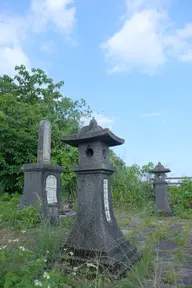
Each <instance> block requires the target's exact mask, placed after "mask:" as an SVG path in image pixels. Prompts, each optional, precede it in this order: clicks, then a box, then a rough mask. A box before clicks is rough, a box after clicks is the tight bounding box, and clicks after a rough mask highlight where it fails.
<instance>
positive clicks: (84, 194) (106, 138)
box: [62, 118, 140, 277]
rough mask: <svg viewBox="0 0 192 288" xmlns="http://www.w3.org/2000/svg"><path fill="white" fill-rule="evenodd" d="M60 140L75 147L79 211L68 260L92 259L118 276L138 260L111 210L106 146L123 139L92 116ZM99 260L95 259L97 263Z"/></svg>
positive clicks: (69, 243)
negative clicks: (76, 152)
mask: <svg viewBox="0 0 192 288" xmlns="http://www.w3.org/2000/svg"><path fill="white" fill-rule="evenodd" d="M62 141H63V142H64V143H67V144H69V145H71V146H73V147H78V151H79V157H78V159H79V160H78V161H79V162H78V166H77V167H75V168H73V171H75V172H76V174H77V204H78V211H77V214H76V220H75V223H74V227H73V229H72V231H71V234H70V235H69V238H68V240H67V242H66V244H65V246H64V247H65V248H68V249H69V250H70V251H72V252H73V257H72V258H71V263H73V264H74V265H76V264H75V263H77V262H80V263H81V262H86V261H88V260H90V259H91V261H92V262H94V260H96V261H98V260H99V263H100V264H101V265H104V266H107V267H108V269H109V271H113V272H112V273H113V275H116V276H117V277H118V276H120V275H121V274H122V273H124V272H125V271H126V270H127V269H130V267H131V266H132V265H133V264H134V263H135V262H136V261H137V260H138V259H140V255H139V253H138V252H137V249H136V247H132V246H131V245H130V243H129V241H128V240H126V239H125V237H124V235H123V233H122V232H121V230H120V228H119V226H118V224H117V222H116V220H115V217H114V213H113V208H112V198H111V190H110V176H111V174H113V173H114V172H115V169H113V168H112V167H111V165H110V163H109V147H111V146H116V145H121V144H123V143H124V140H123V139H120V138H118V137H117V136H115V135H114V134H113V133H112V132H111V131H110V130H109V129H103V128H101V127H100V126H99V125H98V124H97V122H96V120H95V119H94V118H93V119H92V120H91V122H90V124H89V125H88V126H85V127H83V128H82V129H81V130H80V132H79V133H77V134H74V135H71V136H67V137H63V138H62ZM97 263H98V262H97Z"/></svg>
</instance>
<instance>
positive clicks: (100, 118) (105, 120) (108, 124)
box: [80, 113, 115, 130]
mask: <svg viewBox="0 0 192 288" xmlns="http://www.w3.org/2000/svg"><path fill="white" fill-rule="evenodd" d="M93 117H95V119H96V121H97V123H98V125H100V126H101V127H102V128H109V129H110V130H112V124H113V123H114V121H115V119H114V118H110V117H107V116H105V115H103V114H97V113H93V114H92V116H91V117H90V118H81V120H80V122H81V126H86V125H89V122H90V121H91V119H92V118H93Z"/></svg>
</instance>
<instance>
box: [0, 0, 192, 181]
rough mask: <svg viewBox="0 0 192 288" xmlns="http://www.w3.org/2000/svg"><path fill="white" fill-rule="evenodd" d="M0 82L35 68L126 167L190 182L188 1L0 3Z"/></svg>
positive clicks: (191, 20)
mask: <svg viewBox="0 0 192 288" xmlns="http://www.w3.org/2000/svg"><path fill="white" fill-rule="evenodd" d="M0 3H1V5H0V75H2V74H8V75H13V74H14V67H15V65H20V64H24V65H25V66H26V67H27V68H28V69H30V68H32V67H33V68H41V69H43V70H44V71H45V72H46V73H47V74H48V76H49V77H51V78H53V79H54V81H55V82H57V81H60V80H64V82H65V85H64V88H63V89H62V92H63V95H64V96H68V97H71V98H72V99H80V98H83V99H85V100H86V102H87V104H89V105H90V106H91V108H92V109H93V111H94V113H93V116H95V117H96V119H97V121H98V123H99V124H100V125H101V126H102V127H103V128H107V127H108V128H110V129H111V130H112V132H113V133H114V134H116V135H117V136H119V137H121V138H123V139H125V144H123V145H122V146H118V147H115V148H114V151H115V152H116V153H117V155H118V156H120V157H121V158H123V160H124V161H125V162H126V163H127V165H132V164H138V165H144V164H147V163H148V162H150V161H151V162H153V163H154V164H156V163H157V162H158V161H161V162H162V164H163V165H164V166H166V167H168V168H170V169H171V173H170V174H169V176H171V175H175V176H184V175H186V176H192V95H191V85H192V84H191V81H190V79H191V78H192V76H191V75H192V1H191V0H182V1H180V0H118V1H117V0H105V1H103V0H91V1H85V0H20V1H14V0H6V1H5V0H0Z"/></svg>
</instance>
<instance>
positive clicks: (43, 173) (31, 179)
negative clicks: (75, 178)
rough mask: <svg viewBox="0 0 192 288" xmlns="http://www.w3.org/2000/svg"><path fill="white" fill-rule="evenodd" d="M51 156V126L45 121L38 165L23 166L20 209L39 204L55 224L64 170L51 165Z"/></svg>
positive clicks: (42, 125) (40, 128) (40, 134)
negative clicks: (22, 188)
mask: <svg viewBox="0 0 192 288" xmlns="http://www.w3.org/2000/svg"><path fill="white" fill-rule="evenodd" d="M50 156H51V124H50V122H49V121H46V120H43V121H40V124H39V138H38V156H37V163H36V164H24V165H23V166H22V170H23V171H24V190H23V195H22V197H21V200H20V203H19V206H18V209H21V208H23V207H24V206H33V205H37V204H38V203H39V204H40V210H41V212H42V213H43V214H44V215H49V218H50V219H51V222H52V223H53V222H54V221H55V222H57V220H58V213H59V212H58V209H59V206H60V203H61V179H60V178H61V173H62V172H63V171H64V169H63V167H61V166H58V165H52V164H50ZM56 206H57V207H56ZM50 213H52V214H50ZM53 218H55V220H53Z"/></svg>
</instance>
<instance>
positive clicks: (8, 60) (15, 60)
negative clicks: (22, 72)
mask: <svg viewBox="0 0 192 288" xmlns="http://www.w3.org/2000/svg"><path fill="white" fill-rule="evenodd" d="M0 63H1V64H0V75H2V74H6V73H7V74H9V75H10V74H12V72H13V68H14V67H15V66H16V65H21V64H23V65H25V66H26V67H27V68H28V69H29V68H30V61H29V59H28V58H27V56H26V55H25V53H24V52H23V51H22V50H21V49H20V48H19V47H18V48H16V47H15V48H9V47H3V48H0Z"/></svg>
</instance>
